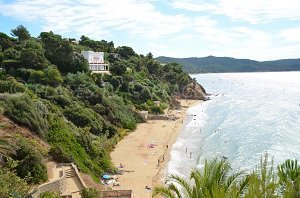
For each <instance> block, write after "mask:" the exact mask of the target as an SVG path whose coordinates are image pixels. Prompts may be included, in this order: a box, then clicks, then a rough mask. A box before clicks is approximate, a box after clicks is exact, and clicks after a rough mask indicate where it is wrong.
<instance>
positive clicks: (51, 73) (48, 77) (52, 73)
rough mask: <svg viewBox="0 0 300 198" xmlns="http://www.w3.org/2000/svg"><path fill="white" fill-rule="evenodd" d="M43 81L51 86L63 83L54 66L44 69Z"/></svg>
mask: <svg viewBox="0 0 300 198" xmlns="http://www.w3.org/2000/svg"><path fill="white" fill-rule="evenodd" d="M44 83H45V84H47V85H50V86H53V87H57V86H58V85H60V84H62V83H63V79H62V77H61V75H60V73H59V71H58V70H57V69H56V68H55V67H49V68H47V69H46V71H45V78H44Z"/></svg>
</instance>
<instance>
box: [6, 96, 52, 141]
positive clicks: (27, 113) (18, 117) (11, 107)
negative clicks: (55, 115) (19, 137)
mask: <svg viewBox="0 0 300 198" xmlns="http://www.w3.org/2000/svg"><path fill="white" fill-rule="evenodd" d="M4 114H5V115H6V116H8V117H9V118H11V119H12V120H13V121H15V122H16V123H19V124H22V125H25V126H27V127H29V128H30V129H31V130H32V131H34V132H36V133H37V134H39V135H41V136H44V135H45V134H46V132H47V129H48V121H47V117H46V116H47V109H46V107H45V106H44V105H43V104H42V103H40V102H39V101H36V102H33V100H32V99H31V98H30V97H29V96H28V95H27V94H24V95H21V96H11V97H9V98H8V99H7V100H6V106H5V113H4Z"/></svg>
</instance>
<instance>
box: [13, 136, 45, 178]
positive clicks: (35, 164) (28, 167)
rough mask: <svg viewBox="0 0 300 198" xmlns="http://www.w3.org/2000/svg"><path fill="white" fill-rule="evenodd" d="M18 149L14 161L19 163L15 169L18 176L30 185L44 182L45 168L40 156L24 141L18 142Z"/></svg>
mask: <svg viewBox="0 0 300 198" xmlns="http://www.w3.org/2000/svg"><path fill="white" fill-rule="evenodd" d="M18 147H19V148H18V150H17V151H16V153H17V154H16V156H15V159H16V160H19V161H20V163H19V164H18V165H17V167H16V170H17V173H18V175H19V176H20V177H22V178H26V179H27V180H28V182H30V183H39V182H42V181H46V180H47V179H48V175H47V167H46V166H45V164H44V163H43V157H42V155H41V154H40V153H39V152H38V151H37V150H35V148H34V147H33V146H32V145H31V144H29V143H28V142H25V141H24V140H21V141H19V143H18Z"/></svg>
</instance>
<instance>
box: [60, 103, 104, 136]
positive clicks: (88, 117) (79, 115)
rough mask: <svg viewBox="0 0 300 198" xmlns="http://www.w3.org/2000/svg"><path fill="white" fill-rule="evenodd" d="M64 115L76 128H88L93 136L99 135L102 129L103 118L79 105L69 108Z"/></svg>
mask: <svg viewBox="0 0 300 198" xmlns="http://www.w3.org/2000/svg"><path fill="white" fill-rule="evenodd" d="M64 115H65V116H66V117H67V118H68V120H70V121H71V122H73V123H74V124H75V125H76V126H78V127H90V128H91V132H92V133H93V134H96V135H99V134H101V133H102V129H103V122H104V120H103V118H102V116H100V115H99V114H97V113H96V112H95V111H93V110H92V109H90V108H86V107H83V106H81V105H79V104H74V105H72V106H69V107H68V108H67V109H66V110H65V111H64Z"/></svg>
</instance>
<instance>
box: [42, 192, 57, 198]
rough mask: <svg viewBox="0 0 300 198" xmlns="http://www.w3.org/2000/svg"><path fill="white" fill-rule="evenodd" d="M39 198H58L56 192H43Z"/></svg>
mask: <svg viewBox="0 0 300 198" xmlns="http://www.w3.org/2000/svg"><path fill="white" fill-rule="evenodd" d="M40 198H60V196H59V193H57V192H44V193H42V194H41V195H40Z"/></svg>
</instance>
